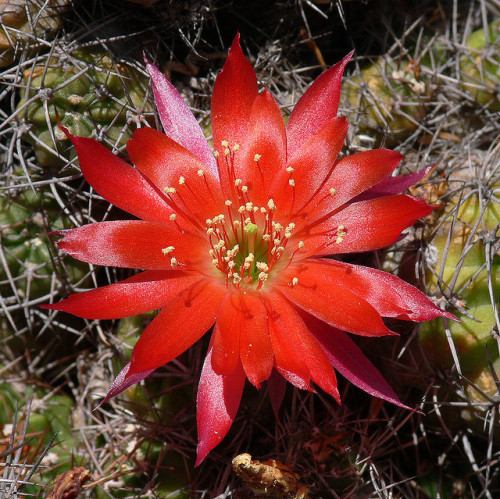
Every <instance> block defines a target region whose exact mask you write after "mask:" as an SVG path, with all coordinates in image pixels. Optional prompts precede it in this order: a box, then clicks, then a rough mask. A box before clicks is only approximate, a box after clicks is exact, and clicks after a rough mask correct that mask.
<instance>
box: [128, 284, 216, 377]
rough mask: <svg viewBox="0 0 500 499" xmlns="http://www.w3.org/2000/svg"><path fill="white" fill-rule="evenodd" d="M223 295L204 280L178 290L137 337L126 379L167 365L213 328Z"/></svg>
mask: <svg viewBox="0 0 500 499" xmlns="http://www.w3.org/2000/svg"><path fill="white" fill-rule="evenodd" d="M224 293H225V288H224V287H223V286H218V285H216V284H215V283H214V284H212V283H211V281H209V280H208V279H205V278H201V279H198V280H197V281H196V282H195V283H194V284H193V285H191V286H190V287H188V288H185V289H182V290H180V291H179V293H178V294H177V296H175V297H174V298H173V299H172V300H170V302H169V303H168V304H167V305H166V306H165V307H164V308H163V309H162V310H161V312H160V313H159V314H158V316H157V317H156V318H155V319H154V320H153V322H152V323H151V324H150V325H149V326H148V327H147V328H146V329H145V330H144V332H143V333H142V335H141V337H140V338H139V341H138V342H137V344H136V345H135V348H134V351H133V352H132V359H131V364H132V365H131V366H130V371H129V376H130V375H132V374H135V373H138V372H141V371H146V370H148V369H156V368H157V367H160V366H163V365H164V364H167V363H168V362H170V361H171V360H173V359H175V358H176V357H177V356H178V355H180V354H181V353H183V352H184V351H185V350H187V349H188V348H189V347H190V346H191V345H193V343H195V342H196V341H198V340H199V339H200V338H201V336H203V334H204V333H206V332H207V331H208V330H209V329H210V328H211V327H212V326H213V324H214V322H215V317H216V315H217V310H218V309H219V306H220V303H221V300H222V298H223V296H224Z"/></svg>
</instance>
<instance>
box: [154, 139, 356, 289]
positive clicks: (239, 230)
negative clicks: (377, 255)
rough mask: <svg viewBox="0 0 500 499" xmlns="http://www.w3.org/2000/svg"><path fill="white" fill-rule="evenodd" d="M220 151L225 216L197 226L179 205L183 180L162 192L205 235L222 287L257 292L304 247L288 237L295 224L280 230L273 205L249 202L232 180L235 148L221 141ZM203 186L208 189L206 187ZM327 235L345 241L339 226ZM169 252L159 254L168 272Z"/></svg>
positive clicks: (170, 248)
mask: <svg viewBox="0 0 500 499" xmlns="http://www.w3.org/2000/svg"><path fill="white" fill-rule="evenodd" d="M221 145H222V150H221V153H219V152H218V151H215V152H214V156H215V158H216V160H217V167H218V169H219V172H221V171H224V172H225V173H227V176H226V178H228V179H229V181H230V186H229V188H230V189H231V193H230V197H231V198H232V200H233V201H232V200H230V199H226V201H225V202H224V205H225V210H224V213H220V214H219V215H216V216H214V217H213V218H210V219H206V220H204V221H201V220H199V219H197V218H195V217H194V216H193V215H192V213H190V212H189V210H185V209H183V205H186V207H187V203H184V202H183V200H182V196H181V193H180V192H179V191H178V188H180V187H183V188H186V187H187V188H189V187H188V186H187V182H186V178H185V177H184V176H180V177H179V179H178V186H176V187H171V186H168V187H165V188H164V193H165V195H166V198H167V199H168V200H169V204H171V205H172V207H173V208H174V209H175V211H176V212H177V213H179V214H181V215H183V216H184V217H186V218H187V219H189V220H190V221H191V222H193V223H194V224H195V225H196V226H198V227H199V229H200V230H204V231H205V232H206V234H207V236H208V241H209V244H210V248H211V249H210V250H209V254H210V258H211V262H212V266H213V267H214V268H215V269H217V271H219V272H221V273H222V274H223V275H224V276H225V281H226V286H228V285H229V283H232V284H233V285H234V286H236V287H238V288H239V287H240V286H242V285H255V286H256V287H257V289H260V288H261V287H262V286H263V284H264V283H265V282H266V281H268V279H269V276H270V274H271V271H272V270H273V268H275V267H276V266H278V267H279V268H280V269H283V268H285V267H287V266H288V265H289V264H290V262H291V261H292V259H293V257H294V256H295V254H296V253H297V252H298V251H300V250H301V249H302V248H303V247H304V242H303V241H302V240H298V239H299V238H298V237H297V236H296V237H293V232H294V229H295V223H293V222H290V223H288V224H287V225H286V226H283V225H282V224H281V223H279V222H278V221H276V220H274V214H275V212H276V205H275V203H274V200H273V199H272V198H271V199H269V200H268V201H267V205H266V206H257V205H255V204H254V203H253V202H252V201H251V200H250V198H249V187H248V186H247V185H245V183H244V182H243V180H242V179H240V178H236V174H235V168H234V156H235V154H236V153H237V152H238V151H239V149H240V146H239V145H238V144H235V145H234V146H233V147H231V148H230V147H229V143H228V141H226V140H223V141H222V142H221ZM261 158H262V156H261V155H260V154H255V156H254V161H255V163H256V164H257V166H258V168H259V169H260V163H259V162H260V160H261ZM286 171H287V172H288V173H289V174H290V179H289V185H290V186H291V187H292V188H293V189H294V188H295V181H294V180H293V179H292V178H291V175H292V173H293V171H294V169H293V168H291V167H288V168H287V169H286ZM261 173H262V172H261ZM204 175H205V173H204V171H203V170H199V171H198V177H200V179H203V180H204V181H205V182H206V179H205V178H204ZM206 185H207V187H208V184H206ZM335 193H336V190H335V189H333V188H331V189H330V190H329V195H331V196H333V195H335ZM176 217H177V215H176V214H172V215H171V216H170V220H171V221H173V222H174V223H177V222H176ZM332 235H333V237H336V240H335V242H336V243H337V244H339V243H341V242H342V241H343V238H344V237H345V235H346V231H345V228H344V226H343V225H339V226H338V228H337V230H336V232H335V233H333V234H332ZM174 250H175V248H174V247H173V246H167V247H166V248H163V249H162V252H163V253H164V255H165V256H167V257H168V258H170V264H171V266H172V268H175V267H177V266H178V265H179V262H178V261H177V258H176V257H175V256H174V254H173V253H174ZM182 265H183V264H182V263H181V266H182ZM297 284H298V278H297V277H293V278H292V279H291V282H290V283H289V285H290V286H295V285H297Z"/></svg>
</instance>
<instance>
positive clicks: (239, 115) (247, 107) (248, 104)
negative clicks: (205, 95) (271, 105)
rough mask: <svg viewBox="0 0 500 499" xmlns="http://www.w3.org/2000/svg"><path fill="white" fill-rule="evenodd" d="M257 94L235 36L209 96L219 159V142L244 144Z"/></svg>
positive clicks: (254, 79) (220, 150)
mask: <svg viewBox="0 0 500 499" xmlns="http://www.w3.org/2000/svg"><path fill="white" fill-rule="evenodd" d="M257 94H258V87H257V77H256V76H255V71H254V69H253V67H252V65H251V64H250V63H249V62H248V61H247V60H246V58H245V56H244V55H243V52H242V50H241V47H240V36H239V35H237V36H236V38H235V39H234V41H233V44H232V46H231V49H230V50H229V54H228V57H227V60H226V63H225V64H224V67H223V68H222V71H221V72H220V73H219V75H218V76H217V79H216V80H215V85H214V89H213V92H212V130H213V136H214V149H215V150H217V151H219V152H220V153H221V155H222V154H223V153H224V147H223V146H222V145H221V141H223V140H227V141H228V142H229V145H230V147H233V146H234V145H235V144H242V143H243V141H244V138H245V137H246V133H247V127H248V120H249V117H250V112H251V110H252V105H253V103H254V100H255V99H256V97H257Z"/></svg>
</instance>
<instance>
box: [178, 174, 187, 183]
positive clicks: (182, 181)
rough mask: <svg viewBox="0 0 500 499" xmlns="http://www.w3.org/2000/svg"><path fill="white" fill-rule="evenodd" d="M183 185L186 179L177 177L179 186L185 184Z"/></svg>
mask: <svg viewBox="0 0 500 499" xmlns="http://www.w3.org/2000/svg"><path fill="white" fill-rule="evenodd" d="M185 183H186V179H185V178H184V177H183V176H182V175H181V176H180V177H179V185H183V184H185Z"/></svg>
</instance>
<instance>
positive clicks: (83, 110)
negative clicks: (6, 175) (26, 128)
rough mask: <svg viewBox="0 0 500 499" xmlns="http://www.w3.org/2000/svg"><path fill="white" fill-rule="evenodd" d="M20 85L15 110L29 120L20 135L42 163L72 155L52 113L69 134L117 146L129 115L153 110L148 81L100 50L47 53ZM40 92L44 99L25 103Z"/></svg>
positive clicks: (127, 135)
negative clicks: (40, 64) (21, 86)
mask: <svg viewBox="0 0 500 499" xmlns="http://www.w3.org/2000/svg"><path fill="white" fill-rule="evenodd" d="M24 85H25V86H26V88H27V90H26V91H25V92H24V95H22V99H21V101H20V102H19V104H18V109H22V110H23V111H24V114H23V113H21V116H25V118H26V120H27V122H28V123H29V124H31V131H30V132H29V134H27V135H25V136H24V137H25V138H26V140H28V141H29V142H31V143H32V144H34V147H35V154H36V157H37V161H38V163H39V164H40V165H41V166H45V167H61V166H63V165H64V164H65V163H66V161H65V160H64V158H66V159H69V160H71V159H74V158H75V156H76V152H75V150H74V148H73V147H71V146H70V142H69V140H68V139H67V138H66V136H65V135H64V133H63V132H62V130H60V129H59V128H58V126H57V114H59V116H60V118H61V123H62V125H63V126H65V127H66V128H67V129H68V130H69V131H70V133H72V134H74V135H79V136H82V137H93V138H98V139H99V140H103V141H104V142H105V143H107V145H108V146H110V147H116V148H118V149H119V148H120V147H122V146H124V144H125V143H126V142H127V140H128V139H129V138H130V136H131V134H132V128H133V127H132V126H131V121H133V119H132V117H136V118H137V119H140V117H141V116H143V113H144V112H151V111H152V107H151V105H150V104H149V102H148V101H147V98H146V95H147V88H148V81H147V79H146V78H144V77H143V75H142V74H141V73H139V71H137V70H136V69H135V68H133V67H131V66H128V65H125V64H121V63H120V64H115V63H114V62H113V61H112V60H111V59H110V57H109V56H107V55H105V54H104V53H102V52H91V51H86V50H84V49H79V50H74V51H73V52H72V53H71V55H70V56H67V55H57V56H52V57H51V58H50V59H49V60H48V61H47V63H46V65H45V66H37V67H35V68H34V69H33V70H31V71H27V72H26V73H25V74H24ZM41 95H45V97H44V98H43V99H42V98H38V99H35V100H33V101H32V102H29V100H30V99H32V98H33V97H36V96H39V97H40V96H41ZM44 99H46V101H45V100H44ZM27 102H28V103H27ZM131 114H132V116H131ZM49 123H50V127H49V126H48V124H49ZM57 152H58V153H59V154H60V156H59V155H57ZM66 173H68V170H66Z"/></svg>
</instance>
